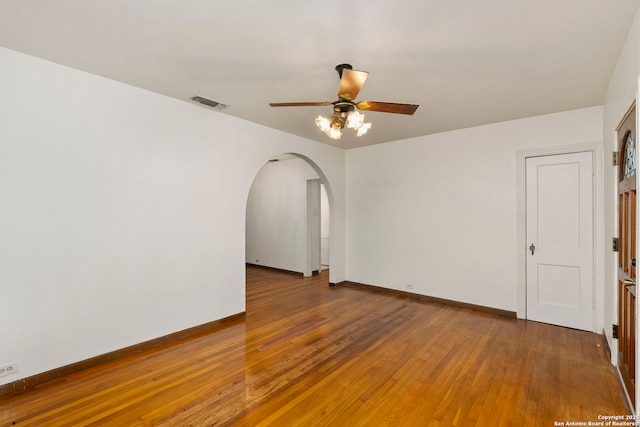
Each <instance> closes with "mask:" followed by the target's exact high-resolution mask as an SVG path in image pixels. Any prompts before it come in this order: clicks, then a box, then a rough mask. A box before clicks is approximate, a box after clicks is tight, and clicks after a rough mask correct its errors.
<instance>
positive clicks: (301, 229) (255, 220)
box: [245, 153, 333, 276]
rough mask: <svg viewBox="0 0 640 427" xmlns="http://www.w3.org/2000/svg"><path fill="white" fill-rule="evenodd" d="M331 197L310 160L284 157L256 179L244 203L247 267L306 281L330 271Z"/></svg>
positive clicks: (267, 165)
mask: <svg viewBox="0 0 640 427" xmlns="http://www.w3.org/2000/svg"><path fill="white" fill-rule="evenodd" d="M332 207H333V194H332V191H331V186H330V184H329V183H328V181H327V178H326V176H325V175H324V173H323V172H322V171H321V170H320V168H319V167H318V166H317V165H316V164H315V163H314V162H313V161H312V160H310V159H309V158H307V157H305V156H302V155H299V154H293V153H285V154H281V155H278V156H275V157H273V158H271V159H270V160H269V161H267V162H266V163H265V164H264V165H263V166H262V168H261V169H260V170H259V171H258V173H257V174H256V176H255V178H254V181H253V183H252V185H251V189H250V191H249V195H248V198H247V207H246V242H245V262H246V263H247V264H249V265H259V266H262V267H268V268H273V269H277V270H284V271H290V272H295V273H302V274H303V275H304V276H310V275H312V274H314V273H315V272H320V271H322V270H326V269H329V268H330V265H331V258H332V252H333V251H332V249H331V247H332V239H331V237H332V234H333V233H332V228H333V209H332Z"/></svg>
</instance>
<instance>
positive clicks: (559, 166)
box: [526, 152, 595, 331]
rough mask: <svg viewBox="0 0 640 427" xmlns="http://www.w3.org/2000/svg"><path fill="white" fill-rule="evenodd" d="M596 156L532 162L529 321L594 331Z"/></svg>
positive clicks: (529, 163)
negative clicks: (594, 176)
mask: <svg viewBox="0 0 640 427" xmlns="http://www.w3.org/2000/svg"><path fill="white" fill-rule="evenodd" d="M592 161H593V160H592V153H591V152H587V153H572V154H561V155H554V156H543V157H532V158H528V159H527V163H526V174H527V175H526V179H527V248H526V249H527V319H529V320H535V321H539V322H544V323H550V324H554V325H560V326H567V327H570V328H575V329H583V330H587V331H594V329H595V322H594V320H595V319H594V313H595V311H594V308H595V301H594V275H593V169H592Z"/></svg>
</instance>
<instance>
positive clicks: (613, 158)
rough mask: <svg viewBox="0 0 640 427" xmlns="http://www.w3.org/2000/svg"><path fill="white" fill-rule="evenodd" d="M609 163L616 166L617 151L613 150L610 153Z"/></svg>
mask: <svg viewBox="0 0 640 427" xmlns="http://www.w3.org/2000/svg"><path fill="white" fill-rule="evenodd" d="M611 163H612V165H613V166H618V152H617V151H614V152H612V153H611Z"/></svg>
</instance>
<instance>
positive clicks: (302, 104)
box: [269, 101, 332, 107]
mask: <svg viewBox="0 0 640 427" xmlns="http://www.w3.org/2000/svg"><path fill="white" fill-rule="evenodd" d="M331 104H332V102H328V101H326V102H325V101H323V102H271V103H270V104H269V105H271V106H272V107H324V106H325V105H331Z"/></svg>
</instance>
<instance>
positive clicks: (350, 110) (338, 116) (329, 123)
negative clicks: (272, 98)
mask: <svg viewBox="0 0 640 427" xmlns="http://www.w3.org/2000/svg"><path fill="white" fill-rule="evenodd" d="M336 71H337V72H338V75H339V76H340V87H339V88H338V100H337V101H335V102H326V101H325V102H275V103H271V104H269V105H271V106H272V107H312V106H326V105H333V115H332V116H331V117H326V116H322V115H319V116H318V117H316V119H315V123H316V126H317V127H318V129H320V130H321V131H322V132H324V133H325V134H326V135H327V136H328V137H329V138H332V139H340V138H342V129H344V127H345V126H346V127H347V128H349V129H353V130H354V131H356V136H362V135H364V134H365V133H367V131H369V129H371V126H372V124H371V122H368V123H365V121H364V114H361V113H360V112H358V111H356V109H358V110H365V111H378V112H381V113H395V114H407V115H412V114H413V113H415V111H416V110H417V109H418V105H415V104H398V103H393V102H377V101H360V102H355V101H354V100H355V99H356V97H357V96H358V93H359V92H360V89H362V86H363V85H364V82H365V80H366V79H367V76H368V75H369V73H368V72H367V71H356V70H353V67H352V66H351V65H349V64H340V65H337V66H336Z"/></svg>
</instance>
